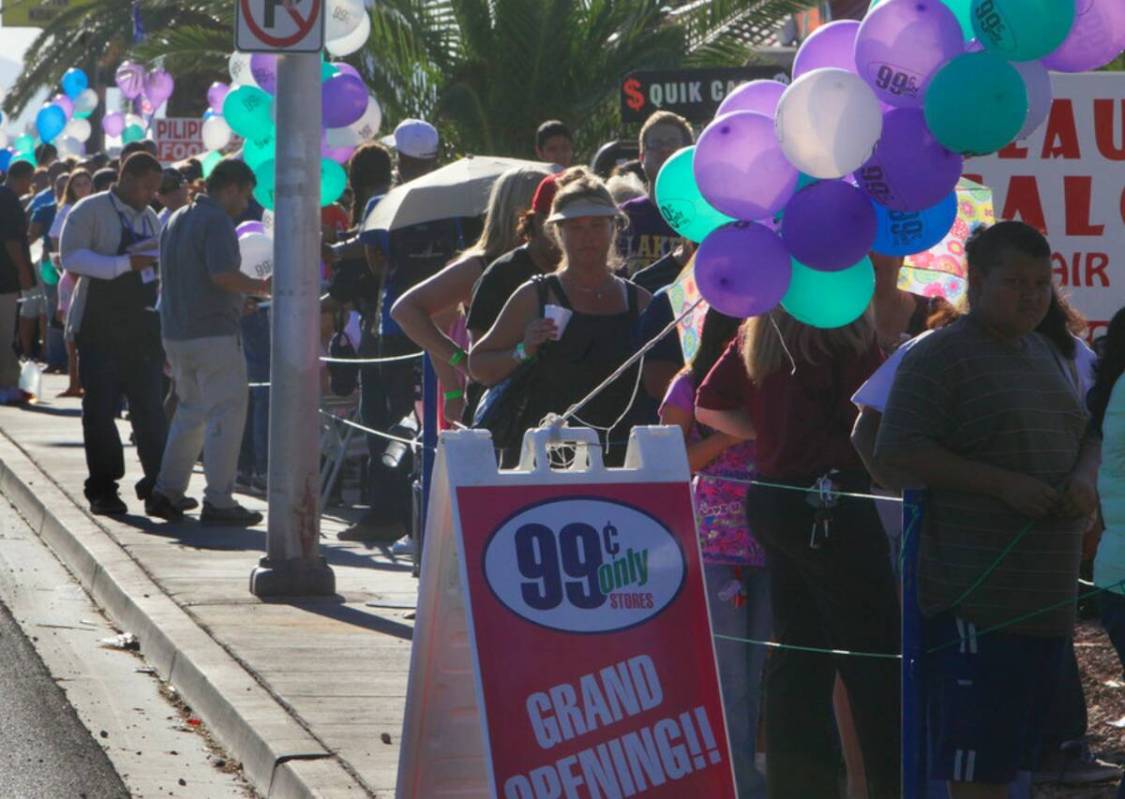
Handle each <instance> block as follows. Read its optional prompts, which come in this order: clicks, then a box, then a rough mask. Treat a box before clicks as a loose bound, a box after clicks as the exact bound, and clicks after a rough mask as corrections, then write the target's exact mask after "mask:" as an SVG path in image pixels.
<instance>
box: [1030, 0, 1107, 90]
mask: <svg viewBox="0 0 1125 799" xmlns="http://www.w3.org/2000/svg"><path fill="white" fill-rule="evenodd" d="M1075 11H1076V14H1077V15H1076V17H1075V19H1074V26H1073V27H1072V28H1071V29H1070V35H1069V36H1067V37H1066V40H1065V41H1064V42H1063V43H1062V44H1061V45H1059V47H1058V49H1057V50H1055V51H1054V52H1053V53H1049V54H1048V55H1046V56H1044V57H1043V66H1045V67H1046V68H1047V69H1053V70H1057V71H1059V72H1086V71H1088V70H1094V69H1098V68H1100V67H1103V66H1105V65H1106V64H1108V63H1109V62H1110V61H1112V60H1113V59H1114V58H1116V57H1117V54H1118V53H1120V52H1121V49H1122V48H1123V47H1125V3H1122V2H1120V0H1078V2H1077V3H1076V4H1075Z"/></svg>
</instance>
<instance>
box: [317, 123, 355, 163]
mask: <svg viewBox="0 0 1125 799" xmlns="http://www.w3.org/2000/svg"><path fill="white" fill-rule="evenodd" d="M341 130H347V128H341ZM353 153H355V147H333V146H331V145H330V144H329V143H328V138H327V137H324V138H323V139H322V140H321V142H320V156H321V158H327V159H328V160H329V161H334V162H335V163H337V164H346V163H348V161H349V160H351V157H352V154H353Z"/></svg>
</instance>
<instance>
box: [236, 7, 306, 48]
mask: <svg viewBox="0 0 1125 799" xmlns="http://www.w3.org/2000/svg"><path fill="white" fill-rule="evenodd" d="M252 1H253V0H239V2H240V3H241V4H242V16H243V17H245V19H246V24H247V26H249V28H250V32H251V33H253V34H254V36H255V37H257V38H258V39H259V40H260V41H261V42H262V44H265V45H268V46H269V47H278V48H284V47H292V46H293V45H295V44H296V43H297V42H299V41H301V39H304V38H305V37H306V36H308V35H309V32H310V31H312V29H313V25H315V24H316V23H317V20H318V19H319V18H320V4H321V2H322V0H312V8H311V9H309V14H308V16H307V17H302V16H301V15H300V13H299V12H298V11H297V9H296V3H294V2H293V0H282V2H281V4H280V5H281V8H282V9H283V10H285V11H286V12H287V13H288V14H289V16H290V17H291V18H292V19H293V22H294V23H295V24H296V25H297V32H296V33H294V34H293V35H292V36H273V35H271V34H269V33H266V32H265V31H264V30H262V27H261V26H260V25H259V24H258V20H256V19H255V18H254V14H253V12H252V11H251V10H250V3H251V2H252ZM258 2H262V3H268V2H270V0H258Z"/></svg>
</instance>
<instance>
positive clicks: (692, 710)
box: [397, 427, 735, 799]
mask: <svg viewBox="0 0 1125 799" xmlns="http://www.w3.org/2000/svg"><path fill="white" fill-rule="evenodd" d="M562 434H563V435H564V437H565V438H566V440H577V441H578V442H580V443H579V444H578V445H577V451H578V455H577V457H576V459H575V460H576V462H579V463H587V464H588V466H587V468H576V467H572V468H569V469H567V470H561V471H560V470H552V469H551V468H549V466H548V464H547V456H546V442H547V441H548V438H549V436H550V433H549V432H548V431H534V432H533V433H529V434H528V438H527V439H526V440H525V451H524V459H523V461H522V462H521V467H520V469H518V470H513V471H504V472H501V471H498V470H497V468H496V459H495V456H494V454H493V449H492V443H491V440H490V438H489V437H488V434H487V433H486V432H485V431H480V430H465V431H456V432H446V433H443V434H442V438H441V442H440V445H439V448H438V457H437V463H436V465H435V469H434V475H435V477H434V487H433V493H432V495H431V501H430V513H429V515H428V518H427V529H426V535H425V539H424V540H425V551H424V554H423V561H422V581H421V585H420V586H419V588H420V594H419V604H418V615H417V619H416V623H415V632H414V647H413V651H412V654H411V672H410V682H409V687H408V690H407V707H406V718H405V721H404V725H403V736H402V754H401V758H400V761H399V775H398V789H397V796H398V797H399V798H400V799H441V798H442V797H453V796H456V797H462V798H464V797H490V796H492V797H503V799H548V798H551V799H562V797H566V799H609V798H610V797H618V798H620V797H633V796H645V797H664V798H665V799H673V797H676V798H679V797H686V796H698V797H707V798H708V799H732V798H733V797H734V796H735V790H734V774H733V768H732V764H731V757H730V752H729V747H728V743H727V736H726V727H725V723H724V720H723V708H722V700H721V697H720V692H719V683H718V677H717V673H716V668H715V653H714V646H713V643H712V638H711V627H710V621H709V618H708V611H707V602H706V597H705V595H704V590H703V576H702V566H701V561H700V556H699V547H698V542H697V540H696V532H695V522H694V517H693V514H692V506H691V495H690V489H689V483H688V465H687V458H686V455H685V452H684V446H683V438H682V435H681V434H680V432H679V431H678V430H677V429H673V428H660V427H652V428H634V430H633V434H632V438H631V440H630V444H629V450H628V453H627V456H626V465H625V468H624V469H605V468H604V467H603V466H602V465H601V455H600V450H598V449H597V446H596V443H597V438H596V435H595V434H594V433H593V432H592V431H588V430H569V429H564V430H563V431H562Z"/></svg>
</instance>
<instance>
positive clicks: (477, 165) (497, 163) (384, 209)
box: [363, 155, 557, 233]
mask: <svg viewBox="0 0 1125 799" xmlns="http://www.w3.org/2000/svg"><path fill="white" fill-rule="evenodd" d="M516 167H539V168H548V169H551V170H552V171H554V170H555V169H557V167H551V166H550V165H548V164H542V163H539V162H537V161H522V160H520V159H518V158H497V157H494V156H491V155H470V156H466V157H465V158H462V159H461V160H460V161H455V162H453V163H452V164H448V165H446V166H443V167H441V168H440V169H435V170H434V171H433V172H430V173H429V174H428V175H423V176H422V177H420V178H415V179H414V180H412V181H410V182H409V183H407V184H405V185H403V186H399V187H397V188H394V189H391V191H389V192H387V194H386V196H385V197H383V199H381V200H380V201H379V203H378V204H377V205H376V206H375V209H374V210H373V211H372V212H371V213H370V214H369V215H368V217H367V219H366V220H365V221H364V223H363V231H364V232H365V233H366V232H368V231H373V230H398V229H399V228H404V227H408V226H410V225H419V224H422V223H423V222H434V221H437V220H439V219H455V218H457V217H463V216H480V215H481V214H483V213H484V212H485V211H486V210H487V209H488V194H489V192H490V191H492V184H493V183H494V182H495V181H496V179H497V178H498V177H500V176H501V175H502V174H504V173H505V172H507V171H508V170H509V169H515V168H516Z"/></svg>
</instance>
